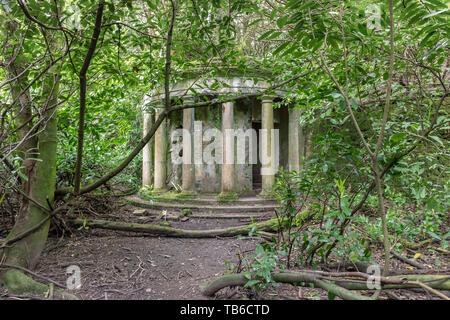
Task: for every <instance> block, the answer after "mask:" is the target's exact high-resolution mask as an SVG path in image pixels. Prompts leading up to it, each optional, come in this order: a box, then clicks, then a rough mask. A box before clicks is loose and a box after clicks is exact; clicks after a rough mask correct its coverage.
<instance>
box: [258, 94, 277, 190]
mask: <svg viewBox="0 0 450 320" xmlns="http://www.w3.org/2000/svg"><path fill="white" fill-rule="evenodd" d="M273 128H274V126H273V97H271V96H263V97H262V107H261V129H262V130H263V131H262V134H261V135H260V160H261V180H262V191H261V195H262V196H266V195H268V194H271V193H272V187H273V185H274V183H275V169H274V167H275V163H274V162H275V154H274V147H273V143H274V141H272V137H273V136H272V130H273Z"/></svg>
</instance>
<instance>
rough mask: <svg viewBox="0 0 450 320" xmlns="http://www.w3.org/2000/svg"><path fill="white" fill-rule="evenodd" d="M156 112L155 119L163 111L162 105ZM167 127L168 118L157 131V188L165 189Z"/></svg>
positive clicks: (158, 189) (157, 189) (159, 189)
mask: <svg viewBox="0 0 450 320" xmlns="http://www.w3.org/2000/svg"><path fill="white" fill-rule="evenodd" d="M159 107H160V108H158V109H157V110H156V112H155V121H156V119H158V117H159V115H160V114H161V112H162V109H161V107H162V105H160V106H159ZM166 131H167V127H166V120H164V121H163V122H161V125H160V126H159V128H158V130H156V132H155V190H156V191H165V190H166V189H167V186H166V179H167V132H166Z"/></svg>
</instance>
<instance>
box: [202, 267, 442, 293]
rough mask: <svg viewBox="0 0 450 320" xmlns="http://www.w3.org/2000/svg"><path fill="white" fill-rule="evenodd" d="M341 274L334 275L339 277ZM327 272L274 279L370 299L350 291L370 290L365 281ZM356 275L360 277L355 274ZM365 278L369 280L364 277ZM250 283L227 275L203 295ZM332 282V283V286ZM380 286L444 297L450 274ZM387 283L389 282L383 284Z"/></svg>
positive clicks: (390, 281)
mask: <svg viewBox="0 0 450 320" xmlns="http://www.w3.org/2000/svg"><path fill="white" fill-rule="evenodd" d="M338 274H339V273H333V275H334V276H337V275H338ZM322 275H324V273H320V272H314V271H311V272H309V271H308V272H285V271H284V272H273V273H272V279H273V280H274V281H275V282H279V283H291V284H294V283H295V284H296V285H298V286H300V285H306V284H308V283H313V284H314V285H315V286H316V287H319V288H322V289H324V290H326V291H327V292H329V293H332V294H334V295H336V296H338V297H341V298H342V299H345V300H370V299H371V298H370V297H366V296H363V295H361V294H357V293H355V292H352V291H350V290H369V289H370V288H368V287H367V285H368V283H367V281H366V280H364V281H358V280H353V279H352V280H348V279H336V277H333V278H327V277H324V276H322ZM340 276H346V277H348V276H349V275H348V273H343V274H341V275H340ZM353 276H357V274H356V273H355V274H354V275H353ZM363 278H366V275H364V277H363ZM248 281H249V280H248V279H247V278H246V277H245V276H244V275H243V274H232V275H225V276H222V277H220V278H217V279H214V280H212V281H210V282H207V283H206V284H204V286H203V287H202V293H203V294H204V295H206V296H212V295H214V294H215V293H216V292H217V291H219V290H220V289H222V288H225V287H228V286H243V285H245V284H246V283H247V282H248ZM330 281H332V282H333V283H331V282H330ZM380 282H381V287H382V288H383V289H408V288H420V287H422V288H425V287H427V288H426V289H427V290H432V291H431V292H433V293H434V294H436V295H439V296H440V297H441V298H443V296H444V295H443V294H442V293H440V292H438V291H437V290H436V289H440V290H450V276H449V275H400V276H394V277H390V278H384V277H381V278H380ZM383 282H388V283H383Z"/></svg>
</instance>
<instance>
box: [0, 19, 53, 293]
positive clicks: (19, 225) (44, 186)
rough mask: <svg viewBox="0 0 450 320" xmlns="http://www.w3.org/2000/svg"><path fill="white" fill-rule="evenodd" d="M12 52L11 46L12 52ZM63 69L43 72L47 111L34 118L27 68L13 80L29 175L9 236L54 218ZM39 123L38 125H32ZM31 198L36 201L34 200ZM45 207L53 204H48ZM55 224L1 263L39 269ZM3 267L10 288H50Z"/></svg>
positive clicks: (20, 59) (15, 70)
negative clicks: (37, 265) (59, 89)
mask: <svg viewBox="0 0 450 320" xmlns="http://www.w3.org/2000/svg"><path fill="white" fill-rule="evenodd" d="M18 30H19V25H18V24H17V23H13V24H11V25H10V26H9V28H8V31H9V32H12V33H14V32H17V31H18ZM48 41H49V43H50V45H51V46H53V47H52V48H51V49H53V50H54V49H55V47H54V45H55V41H56V40H55V39H54V38H52V37H51V36H50V35H48ZM52 42H53V43H52ZM16 50H17V47H16ZM20 50H21V48H20ZM53 50H52V51H53ZM12 52H13V51H12V50H11V54H12ZM11 57H13V55H11ZM49 63H50V62H49ZM25 65H26V64H25V57H24V55H23V53H22V52H20V53H19V54H18V55H17V57H16V59H15V60H14V61H13V62H12V63H10V66H9V67H8V70H7V76H8V79H13V78H14V77H16V76H17V75H18V74H20V73H21V71H22V70H24V66H25ZM58 73H59V71H58V66H57V65H54V66H53V67H52V68H50V69H49V70H48V72H47V73H46V74H45V75H44V76H43V77H42V94H41V99H40V100H39V101H38V103H39V107H40V109H41V115H39V116H37V115H35V116H36V117H35V119H34V120H33V121H30V120H31V117H32V115H33V109H32V103H31V102H30V98H29V92H28V91H27V90H26V91H25V92H22V91H24V88H26V87H27V85H28V78H27V74H26V73H25V74H23V75H22V76H20V77H18V78H17V79H15V80H14V81H12V82H11V83H10V86H11V92H12V93H13V94H14V95H13V99H14V100H15V101H17V102H16V104H15V105H14V106H13V107H14V108H15V110H14V111H15V114H16V115H18V117H17V126H18V127H21V129H20V131H19V133H18V138H19V141H20V140H22V139H24V143H22V145H21V146H20V147H19V149H18V150H17V151H18V154H19V155H20V156H21V157H22V158H23V167H24V169H23V171H22V172H23V174H24V176H26V178H23V179H22V180H23V181H22V186H21V188H22V193H23V199H22V203H21V207H20V209H19V213H18V216H17V218H16V223H15V225H14V226H13V228H12V230H11V232H10V233H9V234H8V236H7V237H6V239H5V241H8V240H10V239H13V238H15V237H16V236H17V235H19V234H22V233H23V232H25V231H27V230H29V229H31V228H32V227H34V226H36V225H37V224H39V223H40V222H42V221H43V220H44V219H48V214H49V212H50V210H51V208H50V207H49V204H51V203H52V202H53V195H54V189H55V183H56V147H57V137H56V133H57V119H56V114H55V110H56V103H57V93H58V82H59V74H58ZM38 122H39V123H38ZM36 124H38V125H37V126H36V127H35V128H32V126H34V125H36ZM29 135H31V136H33V135H34V137H33V138H27V137H28V136H29ZM30 199H32V200H33V201H30ZM38 204H39V205H38ZM44 208H48V210H45V209H44ZM49 225H50V220H49V219H48V221H46V222H45V223H43V224H42V225H41V227H40V228H38V229H37V230H35V231H34V232H32V233H31V234H29V235H28V236H26V237H24V238H23V239H20V240H18V241H16V242H14V243H13V244H11V245H9V246H7V247H6V248H4V249H3V251H0V263H5V264H8V265H15V266H19V267H24V268H27V269H33V268H34V267H35V266H36V264H37V262H38V259H39V257H40V255H41V252H42V250H43V249H44V246H45V242H46V240H47V235H48V230H49ZM0 272H1V274H0V281H1V282H2V283H4V284H5V285H6V287H7V288H8V290H9V291H10V292H16V293H22V292H33V293H44V292H45V291H46V290H47V286H46V285H43V284H40V283H38V282H36V281H34V280H32V279H31V278H29V277H28V276H26V275H25V274H24V273H23V272H22V271H20V270H17V269H7V270H6V271H5V270H0Z"/></svg>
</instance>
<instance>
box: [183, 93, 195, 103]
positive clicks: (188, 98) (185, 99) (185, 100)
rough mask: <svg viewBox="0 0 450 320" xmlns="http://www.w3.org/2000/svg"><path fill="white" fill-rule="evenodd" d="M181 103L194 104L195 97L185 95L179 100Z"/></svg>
mask: <svg viewBox="0 0 450 320" xmlns="http://www.w3.org/2000/svg"><path fill="white" fill-rule="evenodd" d="M181 99H182V101H183V103H193V102H195V96H192V95H186V96H184V97H182V98H181Z"/></svg>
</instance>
